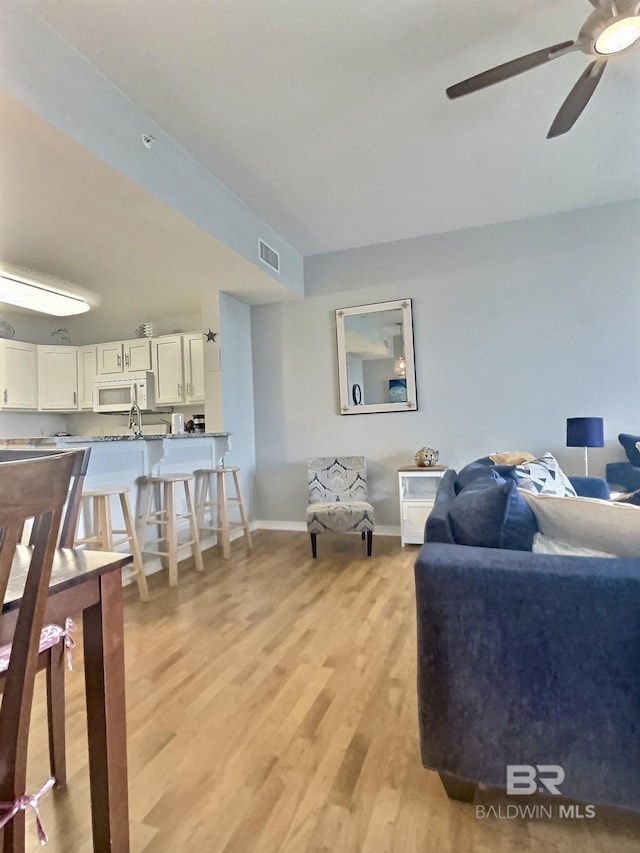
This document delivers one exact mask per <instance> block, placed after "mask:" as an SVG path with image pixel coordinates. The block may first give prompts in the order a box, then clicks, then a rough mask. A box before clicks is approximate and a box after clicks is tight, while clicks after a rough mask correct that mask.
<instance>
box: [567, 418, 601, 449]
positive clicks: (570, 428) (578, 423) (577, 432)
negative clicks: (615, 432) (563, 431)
mask: <svg viewBox="0 0 640 853" xmlns="http://www.w3.org/2000/svg"><path fill="white" fill-rule="evenodd" d="M567 447H604V422H603V419H602V418H567Z"/></svg>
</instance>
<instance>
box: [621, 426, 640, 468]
mask: <svg viewBox="0 0 640 853" xmlns="http://www.w3.org/2000/svg"><path fill="white" fill-rule="evenodd" d="M618 441H619V442H620V444H621V445H622V446H623V447H624V452H625V453H626V454H627V459H628V460H629V462H631V464H632V465H637V466H638V467H639V468H640V450H638V446H637V445H638V442H639V441H640V435H631V434H630V433H627V432H621V433H620V435H619V436H618Z"/></svg>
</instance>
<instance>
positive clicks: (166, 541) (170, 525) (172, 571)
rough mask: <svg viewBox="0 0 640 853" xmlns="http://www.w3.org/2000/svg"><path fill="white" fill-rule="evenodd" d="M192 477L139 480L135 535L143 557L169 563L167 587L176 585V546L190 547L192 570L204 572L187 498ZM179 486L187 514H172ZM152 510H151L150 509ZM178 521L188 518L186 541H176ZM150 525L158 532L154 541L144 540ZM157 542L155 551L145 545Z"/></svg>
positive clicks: (146, 478)
mask: <svg viewBox="0 0 640 853" xmlns="http://www.w3.org/2000/svg"><path fill="white" fill-rule="evenodd" d="M192 479H193V475H192V474H161V475H158V476H156V477H139V478H138V484H139V486H140V488H141V493H140V497H141V500H140V506H141V507H142V513H141V515H140V524H139V527H138V536H139V539H140V547H141V549H142V551H143V553H145V554H155V555H156V556H157V557H166V558H167V559H168V563H169V586H177V585H178V547H179V546H182V545H191V547H192V552H193V559H194V562H195V564H196V570H197V571H199V572H202V571H204V565H203V562H202V552H201V551H200V536H199V534H198V521H197V518H196V512H195V507H194V504H193V498H192V496H191V486H190V483H191V480H192ZM180 483H182V486H183V488H184V496H185V501H186V505H187V511H186V512H183V513H179V512H177V511H176V508H177V505H178V501H177V489H176V487H177V486H178V485H179V484H180ZM154 507H155V508H154ZM181 518H188V519H189V527H190V529H191V539H189V540H188V541H186V542H178V521H179V519H181ZM149 525H153V526H155V527H157V529H158V536H157V537H156V538H155V539H148V538H147V528H148V526H149ZM154 543H158V544H159V545H160V546H162V545H164V547H160V548H159V549H158V550H157V551H154V550H152V549H151V548H149V545H153V544H154Z"/></svg>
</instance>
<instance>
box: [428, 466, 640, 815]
mask: <svg viewBox="0 0 640 853" xmlns="http://www.w3.org/2000/svg"><path fill="white" fill-rule="evenodd" d="M502 473H503V474H504V471H503V472H502ZM572 483H573V485H574V487H575V488H576V491H577V493H578V494H579V495H587V496H595V497H607V492H608V490H607V486H606V483H605V482H604V480H599V479H597V478H575V479H572ZM459 485H460V484H459V483H458V475H457V474H456V472H455V471H452V470H449V471H447V472H446V473H445V475H444V477H443V479H442V483H441V485H440V488H439V490H438V493H437V496H436V502H435V507H434V510H433V512H432V514H431V516H430V517H429V520H428V522H427V528H426V541H425V544H424V545H423V546H422V548H421V550H420V553H419V555H418V559H417V561H416V564H415V582H416V598H417V617H418V647H417V653H418V705H419V727H420V745H421V753H422V761H423V764H424V766H425V767H427V768H431V769H434V770H436V771H438V772H439V773H440V777H441V779H442V781H443V784H444V786H445V788H446V790H447V793H448V794H449V796H451V797H453V798H456V799H461V800H468V801H470V800H471V799H472V798H473V796H474V793H475V789H476V786H477V784H478V783H483V784H485V785H489V786H495V787H498V788H504V787H505V783H506V768H507V765H523V764H526V765H559V766H560V767H562V768H563V770H564V774H565V778H564V781H563V783H562V785H561V786H560V793H561V794H562V796H564V797H569V798H571V799H576V800H579V801H584V802H588V803H594V804H612V805H615V806H619V807H624V808H629V809H634V810H640V558H633V559H631V558H615V559H611V558H608V559H607V558H596V557H576V556H548V555H545V554H536V553H533V552H532V551H531V550H518V549H517V548H516V547H514V530H513V529H511V530H510V531H506V532H505V524H504V518H501V519H500V522H499V526H500V525H501V527H502V529H501V531H498V532H496V531H495V530H494V531H491V530H488V529H487V530H486V531H485V530H484V529H483V531H482V534H481V535H483V536H484V535H486V537H487V541H488V542H492V541H498V540H499V541H500V543H501V544H502V545H503V547H477V546H470V545H462V544H458V542H457V541H456V532H455V531H457V533H458V535H460V523H459V519H458V525H457V527H456V524H453V525H452V520H453V519H455V518H456V509H455V504H456V501H457V500H458V498H459V494H458V491H459ZM487 487H488V488H494V489H495V490H496V491H497V490H499V489H502V490H503V491H505V492H509V493H511V491H512V487H511V486H509V485H508V484H507V485H504V484H502V485H499V484H498V483H497V482H496V483H494V485H493V486H491V485H488V486H487ZM470 500H471V499H470ZM516 515H517V514H516ZM516 522H517V519H516ZM492 523H493V522H489V523H487V525H486V527H491V524H492ZM522 523H523V524H525V526H526V525H528V524H529V523H530V519H529V520H527V521H523V522H522ZM507 526H508V525H507ZM462 527H463V528H464V525H462ZM452 528H453V529H452ZM462 533H463V535H464V533H465V530H464V529H463V530H462ZM530 533H531V531H530V524H529V527H528V528H527V530H526V531H525V534H524V540H525V542H526V541H529V542H530V541H531V538H530ZM516 538H517V537H516ZM505 544H506V547H504V546H505ZM525 547H526V546H525ZM530 547H531V546H530V545H529V548H530Z"/></svg>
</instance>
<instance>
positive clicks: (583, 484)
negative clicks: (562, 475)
mask: <svg viewBox="0 0 640 853" xmlns="http://www.w3.org/2000/svg"><path fill="white" fill-rule="evenodd" d="M569 479H570V480H571V485H572V486H573V488H574V489H575V490H576V492H577V493H578V495H579V496H580V497H581V498H601V499H602V500H603V501H608V500H609V498H610V496H611V493H610V491H609V484H608V483H607V481H606V480H603V479H602V477H569Z"/></svg>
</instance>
